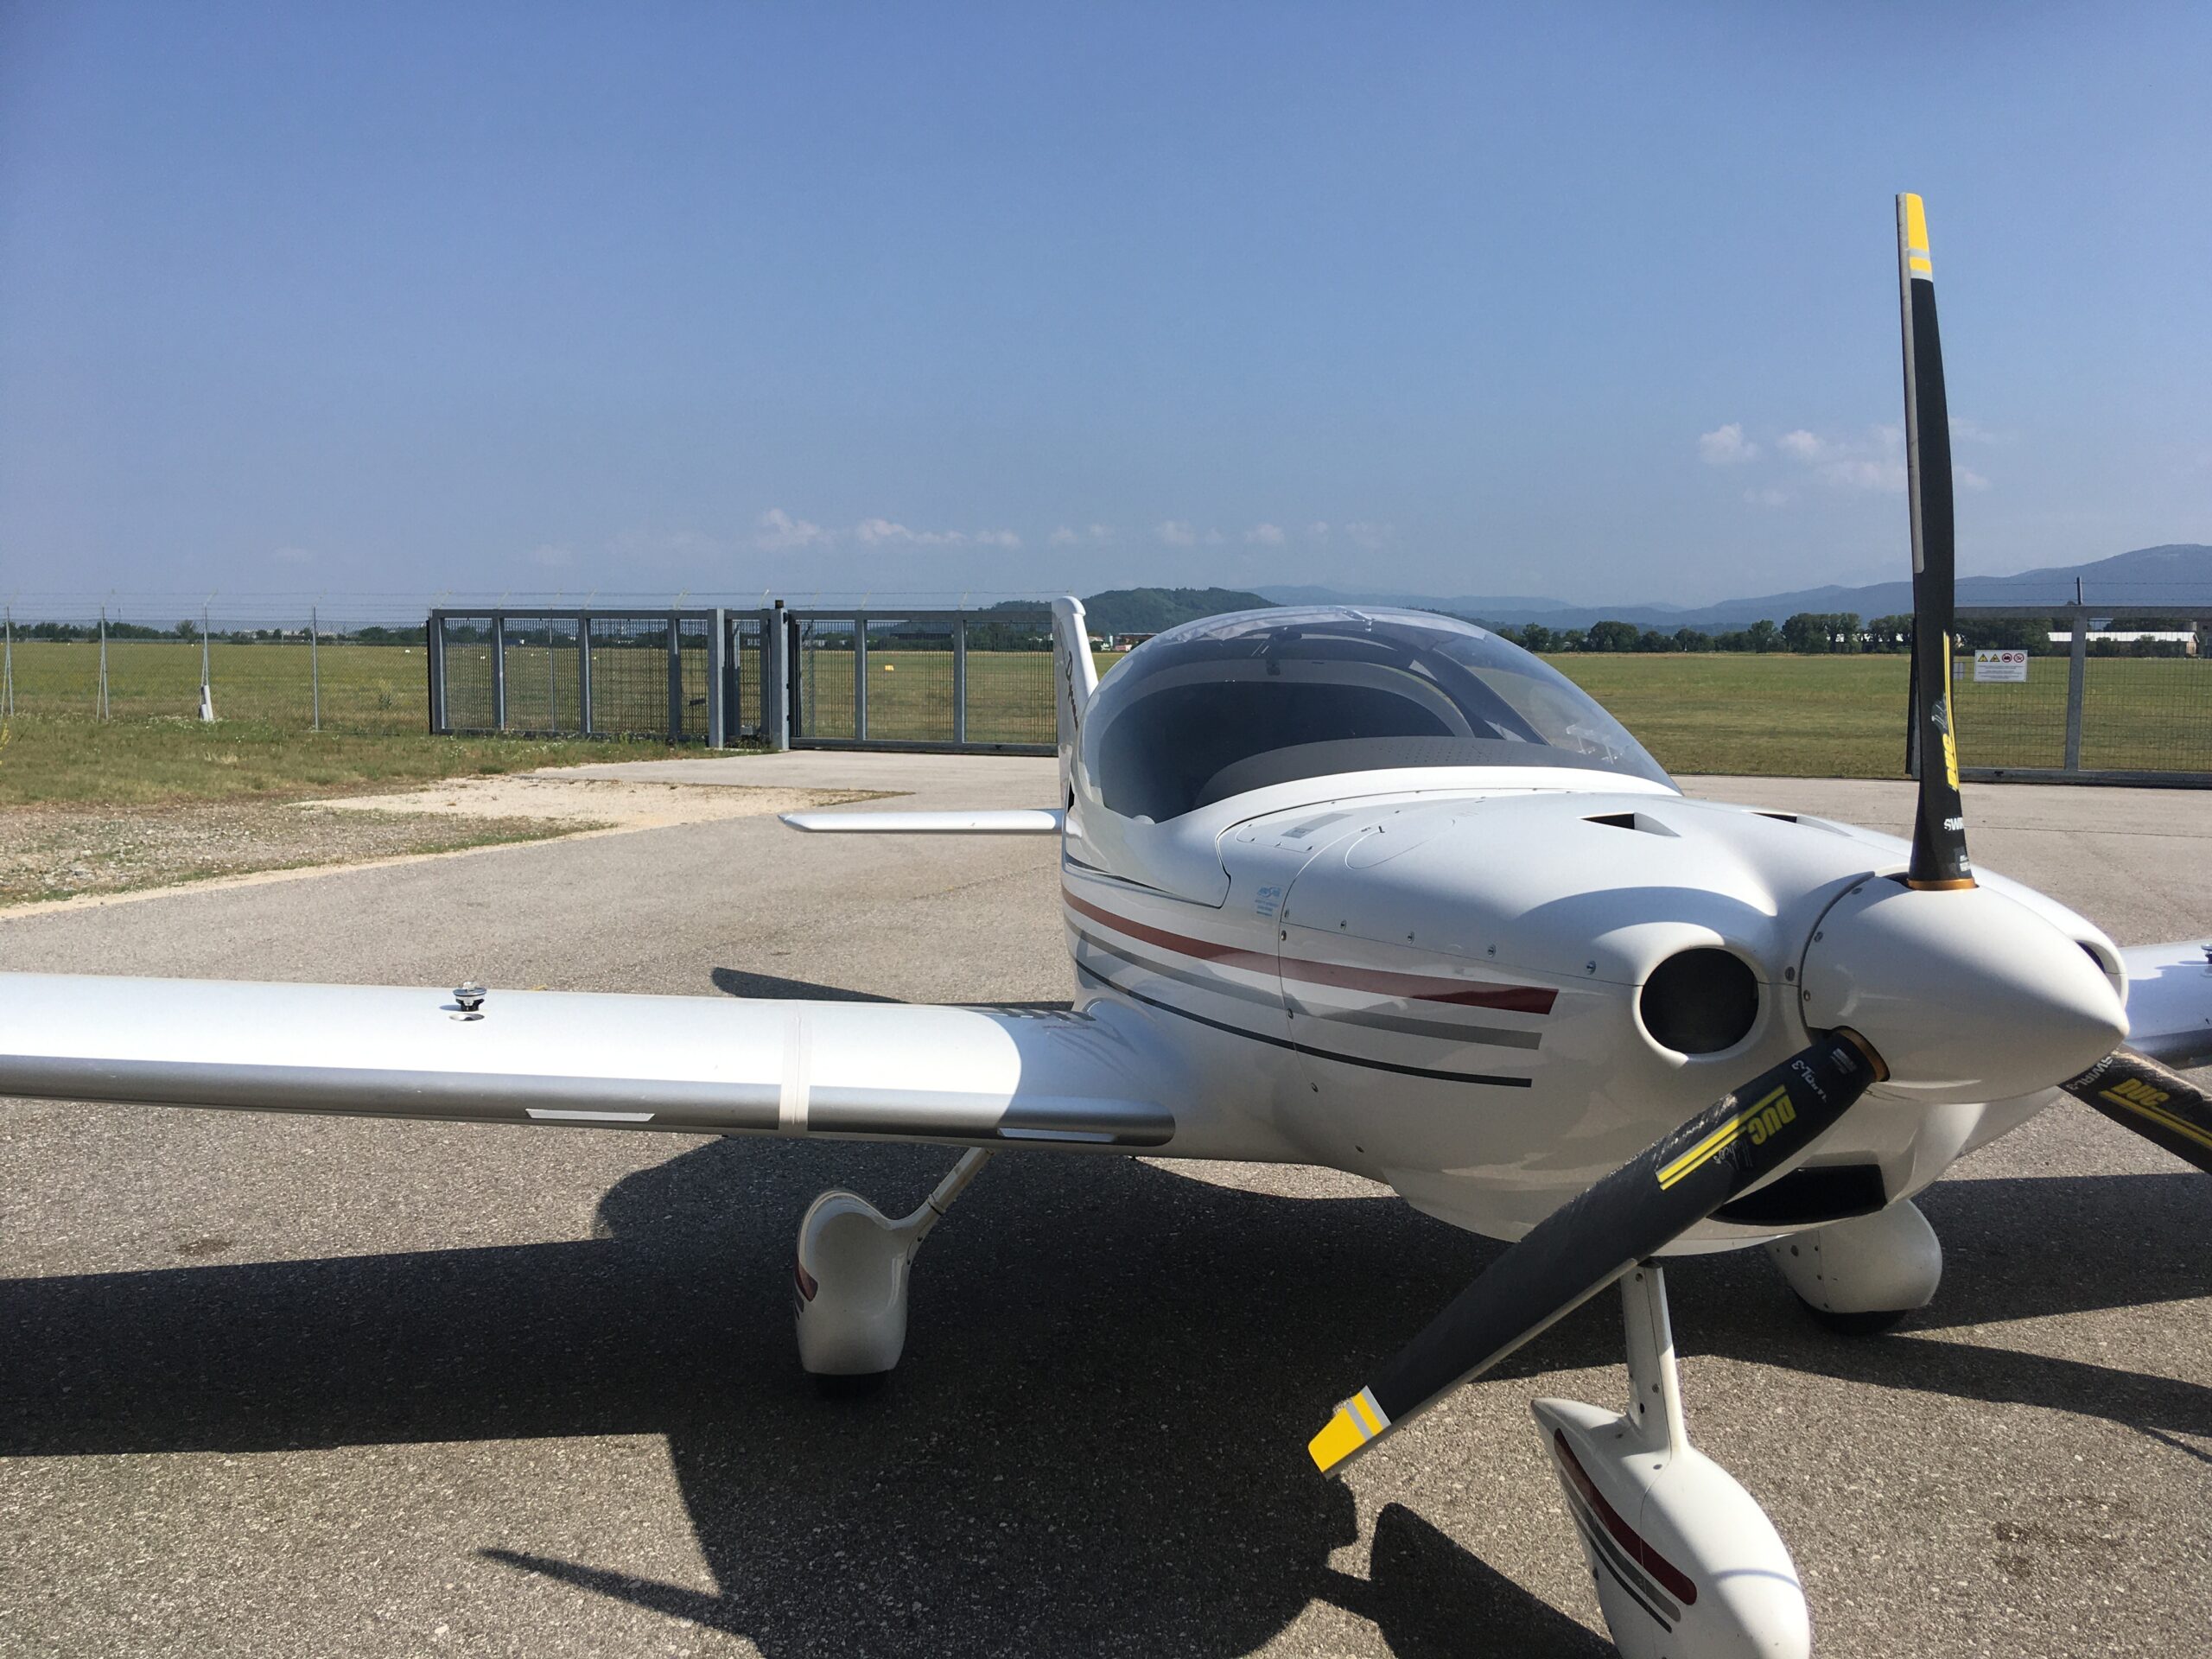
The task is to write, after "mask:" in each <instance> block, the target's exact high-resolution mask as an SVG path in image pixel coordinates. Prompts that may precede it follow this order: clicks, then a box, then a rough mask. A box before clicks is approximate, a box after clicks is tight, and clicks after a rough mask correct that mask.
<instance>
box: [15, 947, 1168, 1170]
mask: <svg viewBox="0 0 2212 1659" xmlns="http://www.w3.org/2000/svg"><path fill="white" fill-rule="evenodd" d="M1160 1073H1161V1067H1160V1057H1159V1056H1158V1055H1157V1054H1156V1053H1155V1052H1154V1050H1153V1049H1152V1048H1151V1046H1149V1042H1148V1033H1147V1032H1146V1031H1145V1030H1144V1029H1143V1027H1141V1026H1140V1025H1138V1024H1136V1023H1135V1022H1134V1021H1127V1020H1122V1019H1121V1018H1120V1017H1119V1013H1118V1011H1115V1012H1113V1013H1110V1014H1108V1015H1107V1017H1104V1018H1094V1017H1093V1016H1091V1015H1090V1014H1066V1013H1060V1012H1058V1011H1031V1010H1027V1009H1023V1010H1009V1009H999V1008H958V1007H910V1006H907V1005H906V1004H904V1003H868V1002H800V1001H749V1000H745V999H740V998H734V997H712V996H618V995H601V994H575V993H569V992H537V991H491V992H488V993H486V992H484V991H481V990H480V989H478V988H473V987H472V988H469V989H468V991H467V995H466V996H465V997H464V996H461V995H458V994H456V993H454V992H451V991H442V990H424V989H412V988H398V987H394V988H383V987H368V986H351V985H261V984H251V983H245V982H232V981H227V980H221V981H218V980H187V979H106V978H96V977H91V976H73V975H61V974H53V975H34V974H0V1095H22V1096H35V1097H36V1098H40V1099H44V1100H70V1101H78V1100H86V1101H107V1102H115V1103H123V1104H131V1105H145V1106H209V1107H228V1108H233V1109H241V1110H247V1111H275V1112H329V1113H344V1114H350V1115H357V1116H374V1117H419V1118H444V1119H452V1120H458V1121H461V1122H492V1123H518V1124H520V1123H551V1124H572V1125H582V1126H587V1127H598V1128H639V1129H647V1128H650V1129H673V1130H677V1131H679V1132H683V1133H688V1134H693V1135H747V1134H751V1135H828V1136H834V1137H837V1138H841V1139H846V1138H868V1139H874V1138H891V1139H898V1140H917V1141H952V1142H967V1143H973V1144H982V1145H993V1144H1007V1143H1016V1142H1019V1143H1026V1144H1039V1143H1041V1144H1046V1145H1052V1144H1058V1145H1062V1146H1082V1147H1158V1146H1161V1145H1163V1144H1164V1143H1166V1141H1168V1140H1169V1139H1171V1138H1172V1137H1173V1135H1174V1133H1175V1120H1174V1117H1173V1115H1172V1114H1171V1113H1170V1112H1169V1111H1168V1110H1167V1109H1166V1108H1165V1107H1163V1106H1161V1105H1160V1104H1158V1102H1159V1101H1160V1100H1161V1099H1163V1098H1168V1097H1171V1091H1170V1090H1169V1088H1168V1086H1167V1084H1166V1083H1165V1082H1163V1081H1162V1078H1161V1075H1160Z"/></svg>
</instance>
